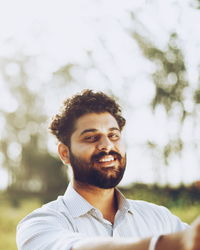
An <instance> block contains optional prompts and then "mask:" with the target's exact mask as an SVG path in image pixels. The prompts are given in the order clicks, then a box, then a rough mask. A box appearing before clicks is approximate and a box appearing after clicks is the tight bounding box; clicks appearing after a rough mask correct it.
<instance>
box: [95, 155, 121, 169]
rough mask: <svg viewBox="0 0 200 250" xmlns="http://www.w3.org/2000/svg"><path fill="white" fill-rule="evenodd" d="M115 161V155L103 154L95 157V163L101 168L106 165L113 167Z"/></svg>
mask: <svg viewBox="0 0 200 250" xmlns="http://www.w3.org/2000/svg"><path fill="white" fill-rule="evenodd" d="M116 161H117V157H114V156H113V155H104V156H102V157H100V158H99V159H97V160H96V161H95V163H96V164H97V165H100V166H101V167H103V168H108V167H115V164H116Z"/></svg>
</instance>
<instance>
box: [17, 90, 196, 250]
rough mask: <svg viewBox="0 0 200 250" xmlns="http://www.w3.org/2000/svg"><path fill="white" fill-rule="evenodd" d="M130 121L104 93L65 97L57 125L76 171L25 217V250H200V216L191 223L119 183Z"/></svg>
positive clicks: (65, 157) (62, 152) (20, 241)
mask: <svg viewBox="0 0 200 250" xmlns="http://www.w3.org/2000/svg"><path fill="white" fill-rule="evenodd" d="M124 125H125V119H124V118H123V117H122V115H121V109H120V106H119V105H118V104H117V103H116V102H115V100H114V99H113V98H111V97H109V96H107V95H105V94H104V93H102V92H97V93H95V92H93V91H91V90H85V91H83V92H82V93H80V94H77V95H75V96H73V97H72V98H69V99H67V100H66V101H65V102H64V105H63V108H62V110H61V112H60V113H58V114H57V115H56V116H55V117H54V118H53V120H52V122H51V124H50V130H51V132H52V133H53V134H54V135H55V136H56V137H57V139H58V142H59V143H58V153H59V156H60V158H61V160H62V162H63V163H64V164H66V165H70V166H71V168H72V172H73V177H72V180H71V182H70V184H69V186H68V187H67V190H66V192H65V194H64V195H63V196H59V197H58V199H57V200H55V201H53V202H50V203H48V204H46V205H44V206H42V207H41V208H39V209H37V210H35V211H34V212H32V213H31V214H29V215H28V216H27V217H25V218H24V219H23V220H22V221H21V222H20V223H19V225H18V227H17V246H18V249H19V250H47V249H48V250H155V249H156V250H200V221H199V220H196V221H195V222H194V223H193V224H192V226H191V227H189V226H188V225H187V224H185V223H183V222H182V221H181V220H180V219H179V218H177V217H176V216H174V215H173V214H171V212H170V211H169V210H168V209H167V208H165V207H161V206H158V205H155V204H152V203H148V202H145V201H135V200H128V199H126V198H125V197H124V196H123V195H122V194H121V193H120V191H119V190H118V189H117V188H116V186H117V185H118V183H119V182H120V181H121V179H122V177H123V174H124V171H125V167H126V153H125V146H124V143H123V137H122V130H123V127H124ZM58 181H59V180H58Z"/></svg>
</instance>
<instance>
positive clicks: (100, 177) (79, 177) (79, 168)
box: [69, 150, 126, 189]
mask: <svg viewBox="0 0 200 250" xmlns="http://www.w3.org/2000/svg"><path fill="white" fill-rule="evenodd" d="M106 155H112V156H113V157H114V159H115V165H116V161H117V162H118V166H117V167H116V166H114V167H108V168H102V167H101V166H97V165H98V164H97V162H98V159H100V158H101V157H103V156H106ZM69 156H70V164H71V166H72V169H73V176H74V179H75V180H76V181H78V182H81V183H83V184H88V185H92V186H96V187H99V188H103V189H109V188H113V187H115V186H117V185H118V183H119V182H120V181H121V179H122V177H123V175H124V171H125V168H126V155H125V156H124V157H122V156H121V155H120V154H119V153H117V152H115V151H110V152H109V153H105V152H100V153H99V154H96V155H93V156H92V157H91V159H90V161H89V162H88V161H85V160H83V159H81V158H79V157H76V156H75V155H74V154H73V153H72V152H71V150H69Z"/></svg>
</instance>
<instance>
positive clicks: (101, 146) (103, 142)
mask: <svg viewBox="0 0 200 250" xmlns="http://www.w3.org/2000/svg"><path fill="white" fill-rule="evenodd" d="M112 147H113V144H112V142H111V141H110V140H109V138H108V137H107V136H103V137H102V138H101V139H100V140H99V141H98V144H97V149H98V150H99V151H104V152H106V153H108V152H110V150H111V149H112Z"/></svg>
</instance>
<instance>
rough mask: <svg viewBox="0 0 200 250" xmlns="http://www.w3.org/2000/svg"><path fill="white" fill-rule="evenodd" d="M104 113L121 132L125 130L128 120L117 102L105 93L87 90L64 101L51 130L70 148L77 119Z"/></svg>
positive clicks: (50, 126)
mask: <svg viewBox="0 0 200 250" xmlns="http://www.w3.org/2000/svg"><path fill="white" fill-rule="evenodd" d="M104 112H109V113H110V114H111V115H112V116H113V117H114V118H115V119H116V121H117V123H118V126H119V128H120V130H122V129H123V127H124V125H125V123H126V120H125V118H124V117H122V115H121V108H120V106H119V105H118V104H117V103H116V101H115V100H114V99H113V98H111V97H109V96H107V95H105V94H104V93H103V92H96V93H95V92H93V91H92V90H89V89H86V90H84V91H82V92H81V93H78V94H76V95H74V96H72V97H71V98H68V99H66V100H65V101H64V103H63V107H62V108H61V110H60V113H58V114H56V115H55V116H54V117H53V119H52V121H51V123H50V125H49V130H50V132H51V133H52V134H54V135H55V136H56V137H57V139H58V141H60V142H62V143H64V144H65V145H67V146H70V138H71V135H72V133H73V132H74V128H75V122H76V121H77V119H78V118H80V117H81V116H82V115H85V114H88V113H104Z"/></svg>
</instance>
